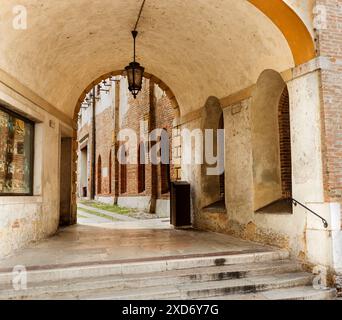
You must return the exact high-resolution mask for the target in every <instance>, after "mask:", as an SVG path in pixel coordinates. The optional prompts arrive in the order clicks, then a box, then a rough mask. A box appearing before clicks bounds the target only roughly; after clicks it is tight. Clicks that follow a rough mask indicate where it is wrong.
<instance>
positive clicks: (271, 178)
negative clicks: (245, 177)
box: [251, 70, 292, 211]
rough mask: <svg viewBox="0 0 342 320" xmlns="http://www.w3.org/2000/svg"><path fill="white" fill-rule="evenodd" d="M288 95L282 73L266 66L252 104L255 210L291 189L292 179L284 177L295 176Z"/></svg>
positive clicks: (277, 198)
mask: <svg viewBox="0 0 342 320" xmlns="http://www.w3.org/2000/svg"><path fill="white" fill-rule="evenodd" d="M288 99H289V98H288V91H287V86H286V83H285V82H284V80H283V79H282V77H281V75H280V74H279V73H278V72H276V71H273V70H265V71H264V72H263V73H262V74H261V75H260V77H259V79H258V82H257V85H256V88H255V91H254V93H253V95H252V108H251V127H252V128H251V129H252V154H253V181H254V210H255V211H256V210H259V209H261V208H264V207H265V206H268V205H269V204H271V203H273V202H275V201H278V200H280V199H282V198H284V195H286V194H288V193H289V190H288V188H290V184H289V183H290V181H288V184H287V183H286V181H283V179H289V178H290V179H291V176H292V173H291V172H292V171H291V165H292V164H291V141H290V139H291V137H290V128H289V127H290V119H289V100H288ZM289 153H290V155H289ZM289 175H290V176H289ZM283 182H285V189H286V190H285V189H284V185H283ZM288 195H290V194H288Z"/></svg>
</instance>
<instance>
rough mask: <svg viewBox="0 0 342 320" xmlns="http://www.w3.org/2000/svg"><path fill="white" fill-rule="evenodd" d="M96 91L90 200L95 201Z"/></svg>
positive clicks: (94, 92) (94, 91)
mask: <svg viewBox="0 0 342 320" xmlns="http://www.w3.org/2000/svg"><path fill="white" fill-rule="evenodd" d="M95 94H96V89H95V87H94V88H93V101H92V103H93V117H92V122H93V123H92V128H93V130H92V161H91V167H92V179H91V193H90V198H91V200H94V199H95V193H96V188H95V180H96V96H95Z"/></svg>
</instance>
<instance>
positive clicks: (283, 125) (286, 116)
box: [278, 86, 292, 198]
mask: <svg viewBox="0 0 342 320" xmlns="http://www.w3.org/2000/svg"><path fill="white" fill-rule="evenodd" d="M278 121H279V150H280V166H281V167H280V168H281V184H282V193H283V198H289V197H292V164H291V130H290V101H289V92H288V89H287V86H286V87H285V89H284V91H283V93H282V95H281V97H280V100H279V108H278Z"/></svg>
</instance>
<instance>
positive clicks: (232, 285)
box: [57, 272, 313, 300]
mask: <svg viewBox="0 0 342 320" xmlns="http://www.w3.org/2000/svg"><path fill="white" fill-rule="evenodd" d="M312 278H313V277H312V275H310V274H308V273H303V272H300V273H285V274H282V275H274V276H256V277H248V278H244V279H232V280H222V281H211V282H200V283H190V284H182V285H173V286H167V287H165V286H159V287H149V288H143V289H141V288H140V289H136V290H132V289H130V290H120V291H114V290H113V291H110V290H108V291H107V292H106V291H94V292H91V293H87V294H86V295H82V294H79V295H78V299H82V300H88V299H89V300H96V299H99V300H157V299H158V300H160V299H177V300H178V299H180V300H190V299H205V298H209V297H216V296H223V295H229V294H230V295H233V294H246V293H247V294H248V293H252V292H262V291H267V290H274V289H280V288H291V287H294V286H307V285H309V284H310V283H311V282H312ZM57 298H58V297H57ZM65 298H66V299H68V298H69V299H70V298H72V297H70V296H69V297H65Z"/></svg>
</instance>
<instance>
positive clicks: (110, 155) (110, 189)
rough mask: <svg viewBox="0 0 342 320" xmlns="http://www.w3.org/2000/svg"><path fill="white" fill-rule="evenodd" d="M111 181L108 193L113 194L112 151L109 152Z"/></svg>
mask: <svg viewBox="0 0 342 320" xmlns="http://www.w3.org/2000/svg"><path fill="white" fill-rule="evenodd" d="M108 163H109V173H108V175H109V177H108V179H109V181H108V193H109V194H111V193H112V151H111V150H110V151H109V162H108Z"/></svg>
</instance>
